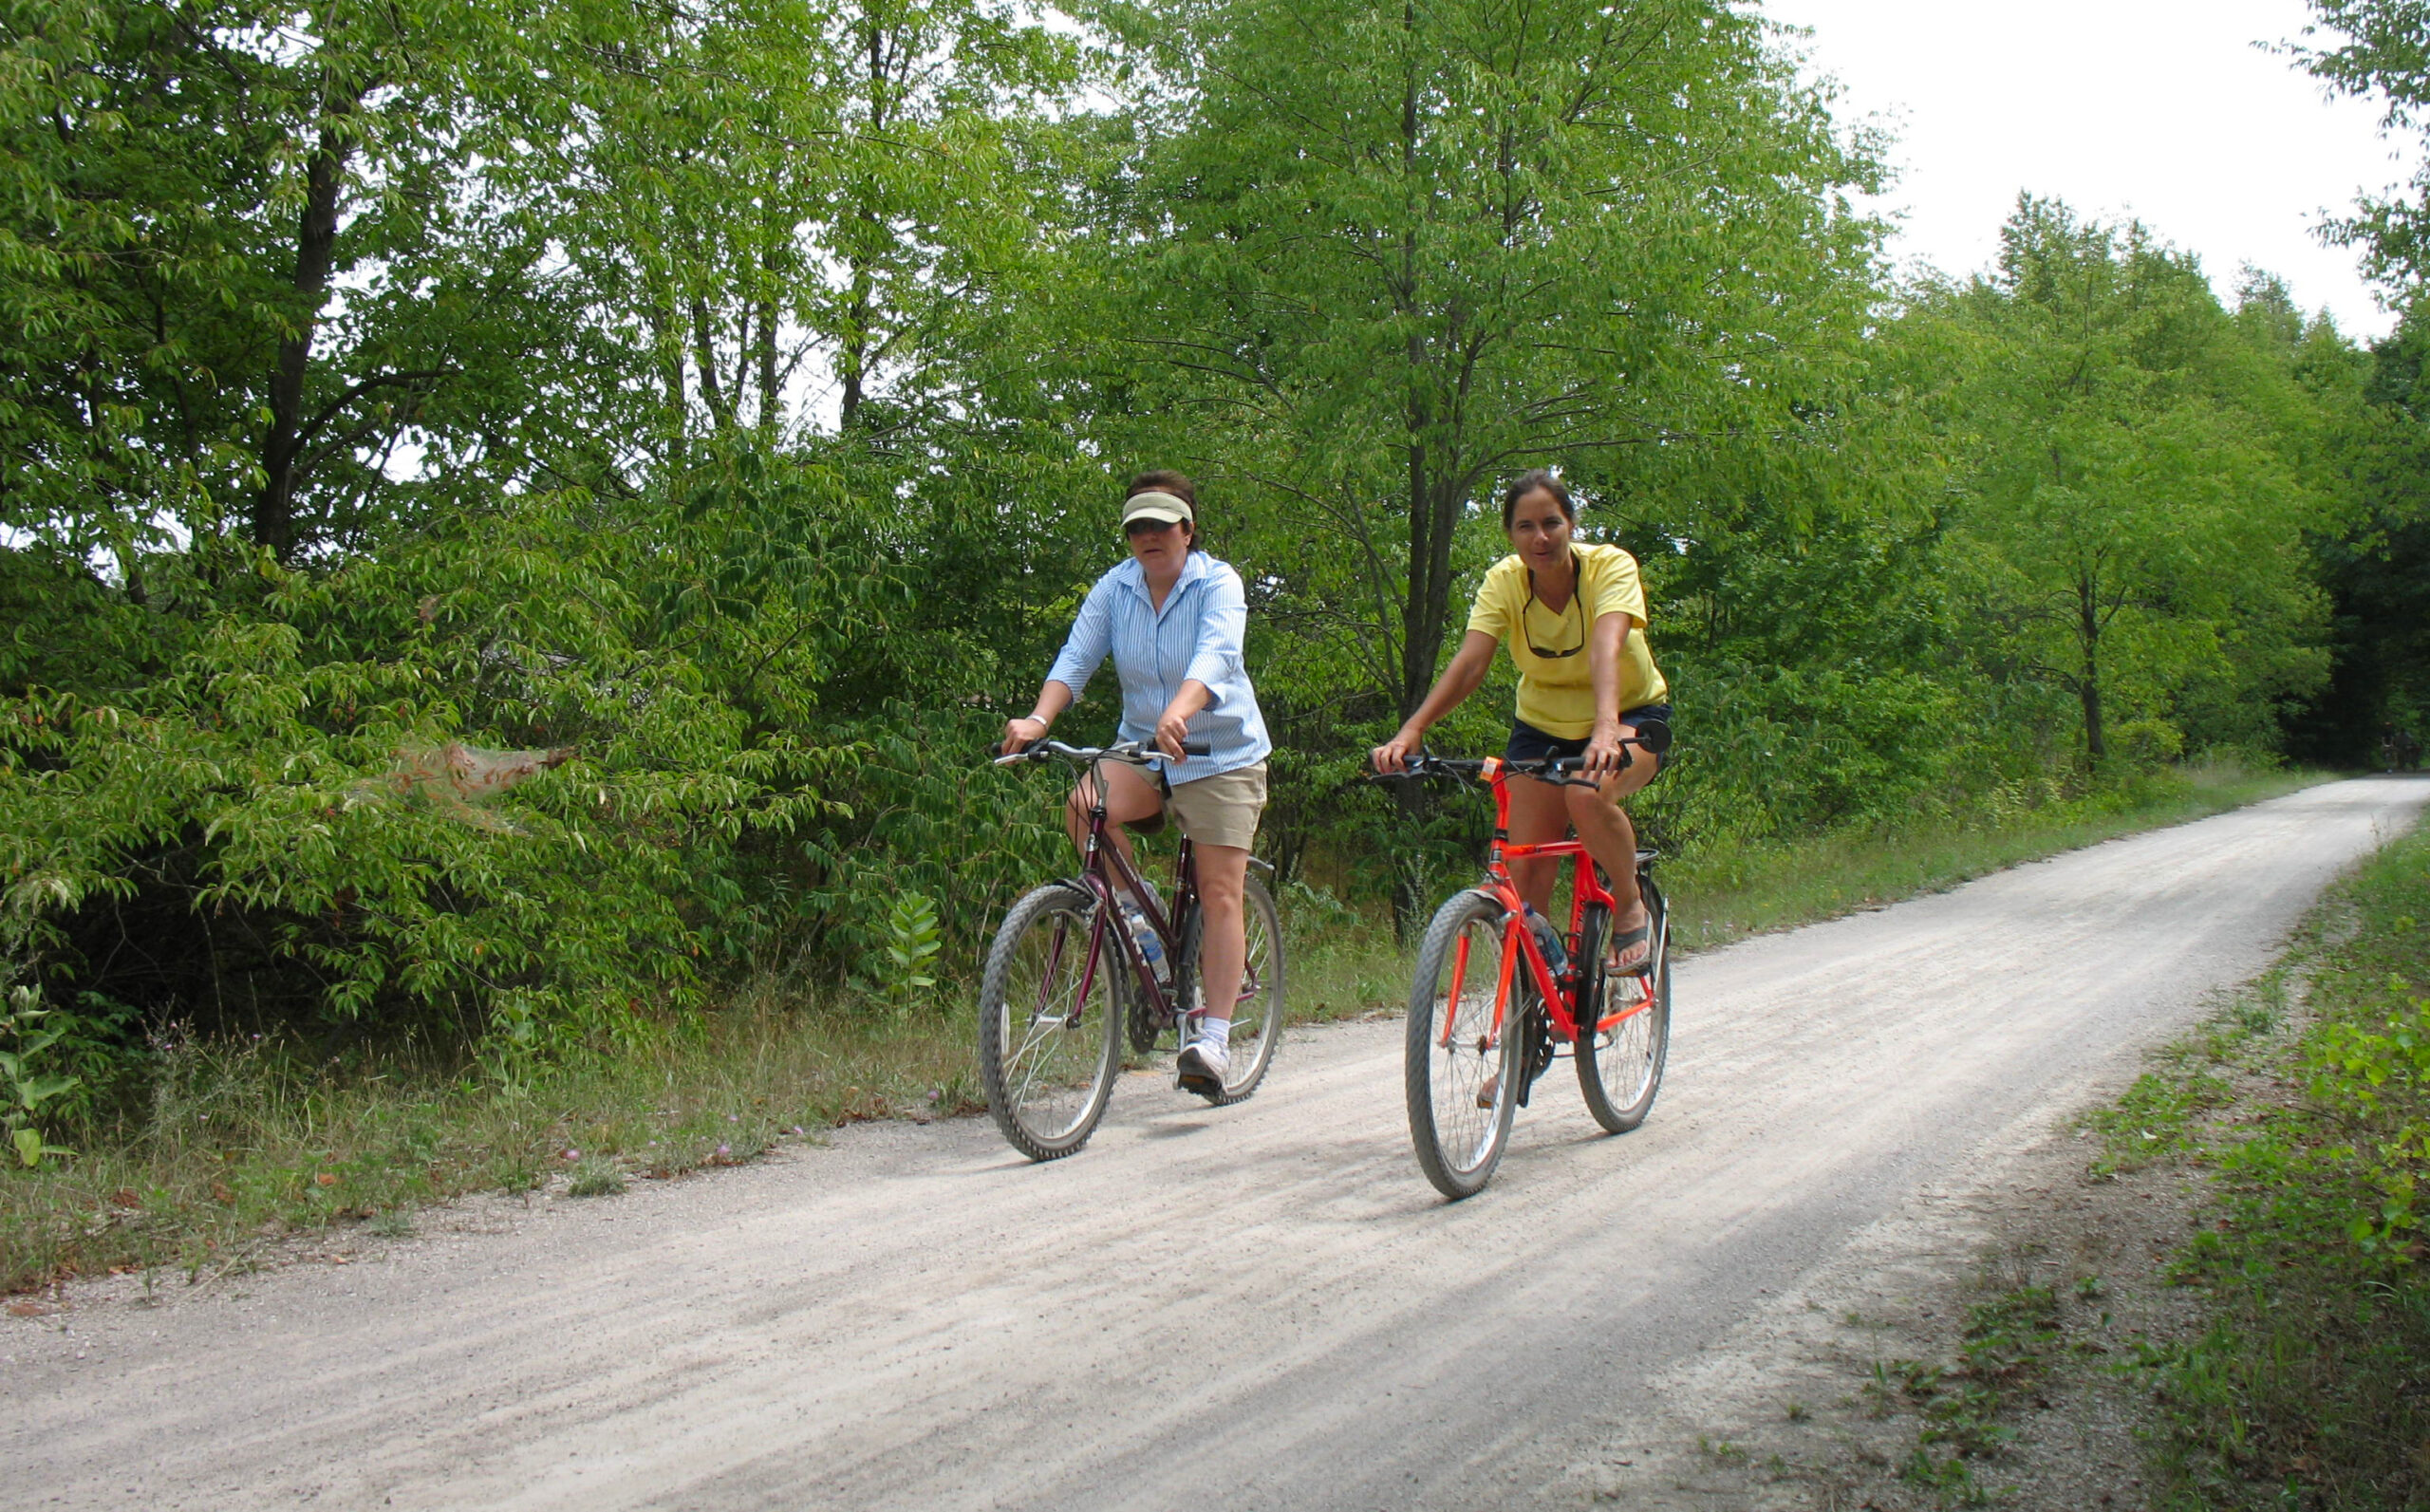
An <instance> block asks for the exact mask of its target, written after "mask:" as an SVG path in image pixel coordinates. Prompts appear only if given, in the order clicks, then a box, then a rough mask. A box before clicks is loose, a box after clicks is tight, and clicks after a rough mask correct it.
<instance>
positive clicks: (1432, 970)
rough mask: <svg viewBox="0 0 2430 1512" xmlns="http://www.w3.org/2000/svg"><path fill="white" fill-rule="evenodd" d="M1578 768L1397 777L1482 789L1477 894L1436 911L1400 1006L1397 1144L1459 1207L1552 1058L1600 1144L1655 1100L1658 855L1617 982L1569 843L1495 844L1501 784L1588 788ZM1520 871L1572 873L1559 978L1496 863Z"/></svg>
mask: <svg viewBox="0 0 2430 1512" xmlns="http://www.w3.org/2000/svg"><path fill="white" fill-rule="evenodd" d="M1670 743H1671V740H1670V730H1669V729H1668V728H1667V727H1665V726H1662V725H1658V724H1648V725H1646V726H1645V727H1643V728H1642V729H1641V730H1640V731H1639V732H1638V734H1637V735H1636V736H1635V737H1631V738H1630V739H1628V740H1626V741H1624V742H1623V744H1624V745H1636V746H1637V747H1639V748H1641V749H1643V750H1644V751H1646V752H1648V753H1650V754H1652V755H1654V756H1659V755H1661V754H1662V752H1663V751H1664V750H1665V749H1666V748H1668V746H1669V745H1670ZM1626 754H1627V753H1626V752H1625V751H1623V752H1622V756H1624V757H1625V756H1626ZM1582 765H1583V763H1582V762H1581V761H1580V760H1579V758H1577V757H1560V758H1555V759H1549V760H1543V761H1505V760H1503V759H1501V758H1500V757H1489V758H1487V759H1486V760H1482V761H1457V760H1446V759H1444V758H1441V757H1438V756H1418V757H1414V758H1412V759H1411V761H1410V763H1409V769H1408V775H1411V776H1449V777H1456V778H1459V779H1461V780H1463V781H1467V782H1482V783H1484V784H1486V785H1488V786H1490V787H1491V788H1492V789H1493V798H1494V828H1493V849H1492V850H1491V852H1490V854H1489V856H1488V858H1487V860H1486V876H1485V880H1484V881H1483V882H1480V883H1479V884H1477V885H1476V886H1475V887H1467V888H1464V889H1462V890H1461V891H1459V892H1456V893H1454V894H1452V895H1451V897H1450V898H1449V900H1448V901H1446V902H1445V903H1444V905H1443V906H1442V907H1440V908H1438V909H1436V910H1435V913H1434V921H1433V923H1432V924H1430V925H1428V927H1427V931H1426V942H1425V943H1424V944H1422V945H1420V946H1419V947H1418V952H1417V972H1416V980H1415V982H1414V983H1413V984H1412V985H1411V989H1410V997H1409V1025H1408V1030H1409V1039H1408V1047H1407V1051H1406V1059H1405V1072H1406V1074H1407V1078H1408V1091H1409V1129H1410V1138H1411V1141H1412V1142H1413V1143H1414V1144H1415V1145H1416V1147H1417V1163H1418V1165H1419V1167H1422V1168H1423V1169H1424V1170H1425V1172H1426V1179H1427V1180H1428V1181H1430V1182H1432V1183H1433V1184H1434V1185H1435V1188H1436V1189H1437V1190H1438V1191H1440V1192H1442V1193H1443V1195H1444V1196H1446V1197H1450V1198H1461V1197H1467V1196H1472V1195H1473V1194H1475V1193H1476V1192H1477V1191H1479V1190H1481V1189H1482V1188H1483V1187H1484V1186H1485V1184H1486V1182H1487V1181H1489V1180H1491V1179H1492V1176H1493V1170H1494V1167H1496V1166H1498V1165H1500V1164H1501V1162H1502V1152H1503V1148H1504V1147H1505V1145H1507V1144H1508V1143H1509V1139H1510V1126H1511V1123H1512V1121H1513V1120H1514V1119H1515V1118H1516V1117H1517V1115H1518V1111H1519V1108H1520V1105H1522V1104H1523V1103H1525V1102H1526V1101H1527V1097H1528V1093H1529V1092H1530V1091H1531V1090H1532V1089H1533V1087H1534V1085H1535V1082H1536V1079H1537V1078H1538V1077H1540V1076H1542V1074H1543V1073H1544V1072H1545V1071H1546V1070H1547V1069H1548V1068H1549V1067H1550V1066H1551V1065H1552V1063H1553V1061H1554V1060H1555V1059H1556V1058H1558V1057H1559V1055H1561V1049H1559V1048H1557V1047H1562V1046H1565V1047H1567V1053H1568V1054H1569V1055H1570V1056H1571V1057H1572V1058H1574V1059H1575V1060H1576V1061H1577V1063H1578V1086H1579V1091H1580V1092H1584V1093H1585V1095H1586V1109H1587V1111H1589V1112H1590V1113H1592V1114H1594V1115H1595V1121H1596V1122H1597V1123H1598V1124H1600V1125H1601V1126H1602V1127H1603V1128H1604V1129H1606V1130H1608V1131H1609V1132H1611V1133H1615V1134H1624V1133H1627V1132H1628V1131H1629V1130H1630V1129H1635V1128H1636V1126H1637V1125H1639V1124H1641V1123H1643V1122H1645V1115H1646V1114H1647V1113H1648V1112H1649V1111H1652V1110H1653V1107H1654V1092H1655V1090H1656V1089H1658V1088H1659V1087H1660V1086H1661V1084H1662V1064H1663V1060H1664V1058H1665V1057H1666V1056H1667V1055H1668V1054H1669V1052H1670V1045H1671V924H1670V914H1669V910H1668V908H1667V907H1666V906H1665V905H1664V903H1663V899H1662V890H1661V889H1660V888H1659V887H1655V886H1654V859H1655V857H1656V856H1657V855H1658V854H1659V852H1657V851H1654V850H1647V849H1641V850H1639V851H1638V852H1637V853H1636V882H1637V887H1639V888H1640V889H1641V890H1642V891H1643V893H1644V895H1645V905H1646V908H1647V910H1648V911H1649V912H1650V913H1651V915H1652V918H1651V919H1650V920H1649V927H1648V929H1647V932H1646V938H1647V941H1648V942H1649V944H1650V948H1649V949H1648V950H1647V952H1646V955H1645V959H1644V960H1643V961H1641V962H1639V963H1637V964H1636V965H1633V966H1630V967H1627V968H1624V969H1617V970H1616V969H1613V968H1612V967H1610V966H1609V965H1608V964H1607V963H1606V962H1605V961H1604V960H1603V949H1604V942H1605V940H1606V939H1607V938H1608V935H1609V931H1610V927H1611V921H1612V909H1613V905H1614V904H1615V903H1616V901H1617V900H1615V899H1614V898H1613V896H1612V893H1611V890H1610V889H1609V887H1606V886H1605V879H1604V876H1603V873H1602V869H1601V868H1599V867H1597V866H1596V865H1595V864H1594V862H1593V860H1592V859H1591V858H1590V857H1589V856H1588V855H1587V853H1586V847H1585V846H1584V845H1583V844H1582V843H1580V842H1579V841H1576V840H1560V841H1554V842H1551V843H1548V844H1544V845H1532V846H1522V845H1512V844H1510V842H1509V839H1508V835H1509V832H1510V791H1509V780H1510V778H1511V777H1513V776H1529V777H1534V778H1537V779H1538V780H1540V781H1544V782H1551V783H1556V784H1559V785H1562V786H1571V787H1592V786H1594V785H1595V784H1593V783H1592V782H1589V781H1587V780H1585V779H1583V778H1581V777H1579V776H1576V775H1573V774H1575V773H1576V772H1577V771H1578V770H1579V767H1580V766H1582ZM1526 856H1542V857H1548V858H1555V859H1559V858H1569V859H1572V860H1574V862H1575V864H1576V869H1575V873H1574V878H1573V881H1572V885H1571V889H1570V891H1571V898H1570V910H1569V929H1568V932H1567V934H1566V936H1565V937H1564V939H1563V940H1562V945H1563V947H1564V950H1565V953H1566V957H1567V959H1566V961H1565V962H1564V963H1563V964H1562V965H1561V969H1559V970H1555V969H1554V966H1553V963H1552V962H1551V961H1549V960H1547V959H1546V957H1545V953H1544V950H1543V947H1542V945H1541V944H1539V943H1538V942H1537V939H1536V931H1535V928H1534V927H1533V926H1532V925H1531V924H1530V921H1529V916H1528V913H1527V910H1526V909H1525V908H1524V907H1523V900H1522V899H1521V897H1520V895H1519V889H1518V887H1517V886H1516V884H1514V883H1513V882H1512V881H1511V877H1510V869H1509V867H1508V865H1507V863H1508V862H1510V861H1513V860H1517V859H1519V858H1522V857H1526Z"/></svg>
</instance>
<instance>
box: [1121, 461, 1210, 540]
mask: <svg viewBox="0 0 2430 1512" xmlns="http://www.w3.org/2000/svg"><path fill="white" fill-rule="evenodd" d="M1142 494H1170V495H1172V496H1173V497H1175V498H1177V499H1179V500H1181V501H1182V502H1183V503H1185V504H1187V505H1188V506H1189V549H1190V550H1191V551H1205V550H1206V521H1204V520H1202V519H1200V518H1199V514H1198V485H1197V484H1195V483H1192V482H1191V481H1190V480H1189V479H1188V478H1187V477H1185V476H1182V475H1181V474H1179V473H1176V472H1174V471H1173V470H1172V469H1171V468H1168V467H1160V468H1157V469H1155V470H1154V471H1152V472H1147V473H1142V474H1140V475H1139V476H1137V477H1134V478H1132V479H1131V486H1130V487H1129V488H1127V489H1124V490H1123V491H1122V498H1123V502H1124V503H1126V504H1127V503H1129V502H1130V501H1131V499H1134V498H1136V497H1138V496H1139V495H1142Z"/></svg>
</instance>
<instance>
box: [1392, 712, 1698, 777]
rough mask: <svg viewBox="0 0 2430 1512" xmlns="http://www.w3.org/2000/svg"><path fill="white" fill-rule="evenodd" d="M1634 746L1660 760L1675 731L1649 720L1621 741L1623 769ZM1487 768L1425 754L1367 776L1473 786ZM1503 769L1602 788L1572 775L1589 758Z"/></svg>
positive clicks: (1552, 759) (1478, 761) (1511, 763)
mask: <svg viewBox="0 0 2430 1512" xmlns="http://www.w3.org/2000/svg"><path fill="white" fill-rule="evenodd" d="M1630 746H1636V748H1637V749H1638V750H1640V751H1643V752H1646V753H1647V754H1648V755H1651V756H1660V755H1661V754H1662V753H1664V752H1665V751H1668V750H1670V749H1671V727H1670V726H1669V725H1668V724H1665V723H1663V722H1662V721H1660V720H1658V719H1648V720H1646V721H1645V723H1644V724H1642V725H1640V726H1639V727H1638V729H1637V733H1636V734H1635V735H1624V736H1622V737H1620V765H1621V766H1622V767H1626V766H1628V765H1629V752H1628V748H1629V747H1630ZM1485 766H1486V763H1485V761H1484V760H1482V759H1470V758H1465V757H1456V756H1429V755H1427V754H1426V753H1424V752H1420V753H1418V754H1417V755H1416V756H1411V757H1410V758H1409V761H1408V763H1407V765H1406V766H1405V767H1404V768H1403V770H1401V771H1399V772H1375V773H1370V774H1368V775H1367V776H1366V778H1365V780H1366V781H1369V782H1406V781H1410V780H1412V779H1414V778H1418V777H1455V778H1457V779H1459V780H1460V781H1463V782H1472V781H1474V780H1475V779H1476V777H1477V775H1478V774H1479V773H1481V772H1483V771H1484V770H1485ZM1500 768H1501V770H1502V771H1504V772H1506V773H1509V774H1511V775H1514V776H1522V777H1534V778H1536V779H1537V780H1538V781H1540V782H1548V783H1551V784H1552V785H1554V786H1555V787H1564V788H1592V787H1597V786H1598V784H1597V783H1595V782H1592V781H1584V780H1580V779H1579V778H1578V777H1576V776H1573V775H1571V774H1572V773H1577V772H1583V771H1584V770H1586V758H1585V757H1584V756H1544V757H1542V758H1540V759H1538V760H1534V761H1510V760H1504V761H1502V762H1501V763H1500Z"/></svg>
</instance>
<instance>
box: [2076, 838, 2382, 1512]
mask: <svg viewBox="0 0 2430 1512" xmlns="http://www.w3.org/2000/svg"><path fill="white" fill-rule="evenodd" d="M2287 974H2291V975H2292V976H2293V978H2294V979H2295V980H2301V981H2303V982H2304V983H2305V985H2306V988H2307V990H2306V992H2305V994H2304V1007H2303V1013H2302V1016H2301V1024H2300V1032H2299V1033H2296V1034H2293V1035H2271V1034H2268V1033H2266V1032H2263V1031H2260V1030H2257V1029H2255V1028H2254V1027H2253V1024H2254V1023H2255V1022H2258V1021H2259V1020H2260V1019H2261V1017H2263V1016H2262V1014H2261V1013H2260V1012H2259V1011H2257V1012H2256V1014H2255V1017H2254V1019H2253V1020H2252V1021H2248V1022H2245V1023H2237V1022H2223V1023H2220V1024H2216V1025H2215V1035H2214V1036H2213V1043H2212V1044H2210V1045H2208V1046H2196V1047H2194V1048H2193V1050H2192V1052H2191V1053H2190V1054H2189V1055H2187V1056H2186V1057H2185V1058H2184V1060H2183V1061H2182V1062H2181V1063H2180V1064H2178V1065H2177V1066H2175V1067H2164V1068H2161V1069H2160V1070H2159V1071H2158V1072H2157V1073H2156V1076H2157V1077H2158V1078H2159V1079H2160V1080H2162V1081H2169V1082H2173V1083H2174V1084H2175V1085H2174V1090H2159V1091H2153V1092H2146V1091H2145V1089H2144V1085H2143V1083H2138V1087H2137V1092H2136V1093H2130V1094H2129V1098H2128V1102H2127V1104H2123V1105H2122V1106H2121V1108H2120V1109H2119V1110H2117V1111H2113V1112H2111V1113H2109V1114H2104V1115H2103V1121H2101V1122H2100V1123H2099V1124H2098V1125H2097V1126H2096V1127H2098V1128H2100V1129H2101V1131H2102V1132H2103V1136H2104V1140H2105V1144H2106V1147H2107V1148H2106V1150H2105V1152H2104V1157H2103V1158H2105V1159H2111V1158H2114V1159H2119V1160H2125V1159H2133V1158H2149V1155H2148V1153H2147V1152H2149V1151H2153V1150H2158V1149H2162V1148H2182V1149H2187V1150H2190V1151H2191V1153H2192V1155H2193V1158H2194V1159H2196V1160H2197V1161H2199V1162H2201V1163H2203V1164H2204V1165H2206V1166H2208V1167H2210V1168H2211V1169H2212V1171H2213V1173H2214V1177H2215V1180H2214V1184H2213V1191H2212V1194H2211V1200H2210V1204H2209V1210H2208V1211H2207V1212H2206V1214H2205V1222H2204V1223H2203V1224H2202V1226H2201V1229H2200V1231H2199V1232H2198V1234H2197V1236H2196V1239H2195V1240H2194V1241H2192V1242H2191V1243H2190V1244H2189V1245H2188V1246H2187V1247H2186V1248H2185V1250H2184V1251H2183V1252H2182V1253H2181V1254H2180V1255H2179V1256H2178V1258H2177V1261H2176V1267H2177V1275H2178V1279H2180V1280H2181V1281H2183V1282H2184V1283H2185V1284H2188V1285H2195V1286H2200V1287H2203V1288H2206V1289H2207V1291H2208V1294H2209V1307H2208V1312H2209V1315H2210V1317H2209V1322H2208V1325H2207V1326H2206V1327H2205V1328H2204V1329H2203V1330H2202V1332H2200V1333H2199V1334H2198V1335H2196V1336H2195V1337H2193V1338H2192V1339H2191V1340H2189V1341H2187V1342H2185V1343H2183V1344H2181V1345H2179V1346H2178V1347H2176V1348H2174V1349H2172V1350H2168V1351H2164V1352H2161V1353H2159V1354H2157V1355H2155V1356H2154V1357H2153V1358H2152V1359H2150V1360H2148V1361H2146V1362H2144V1363H2145V1365H2146V1366H2147V1367H2148V1368H2149V1369H2150V1370H2151V1371H2152V1372H2153V1384H2154V1385H2155V1387H2156V1389H2157V1391H2158V1395H2159V1402H2160V1404H2161V1405H2160V1409H2159V1411H2160V1418H2161V1421H2160V1423H2159V1428H2158V1430H2157V1431H2156V1432H2155V1434H2154V1435H2153V1469H2154V1471H2155V1475H2154V1480H2155V1493H2154V1498H2153V1503H2152V1504H2153V1505H2154V1506H2155V1507H2156V1508H2160V1509H2163V1512H2174V1509H2179V1508H2182V1509H2188V1512H2191V1509H2194V1508H2206V1509H2208V1508H2221V1509H2226V1508H2255V1509H2257V1508H2262V1507H2271V1508H2297V1507H2299V1508H2305V1509H2318V1512H2381V1509H2388V1512H2393V1509H2398V1508H2420V1507H2424V1506H2430V1363H2425V1362H2430V1275H2425V1272H2424V1266H2423V1264H2422V1261H2423V1260H2425V1258H2430V1247H2425V1244H2424V1239H2425V1235H2424V1233H2423V1222H2424V1214H2423V1212H2422V1211H2421V1206H2420V1205H2419V1204H2421V1202H2422V1193H2421V1184H2422V1181H2423V1178H2424V1177H2425V1175H2430V831H2416V832H2415V833H2414V834H2412V835H2411V836H2409V837H2407V838H2405V839H2402V840H2400V841H2398V842H2397V843H2395V844H2393V845H2391V846H2389V847H2388V848H2387V849H2384V850H2383V851H2382V852H2381V853H2380V854H2379V855H2378V856H2376V857H2374V858H2373V859H2372V860H2370V861H2369V862H2367V863H2365V865H2364V866H2363V867H2362V868H2360V869H2359V870H2358V871H2357V873H2356V874H2355V875H2354V876H2353V877H2352V878H2351V879H2350V880H2349V881H2348V882H2347V883H2346V884H2345V885H2344V886H2343V887H2340V888H2339V889H2338V891H2337V892H2336V893H2335V894H2334V895H2333V896H2332V898H2331V900H2330V901H2329V902H2328V904H2327V905H2325V907H2324V908H2323V910H2322V911H2321V912H2320V913H2319V914H2317V915H2316V916H2315V922H2314V924H2313V925H2312V926H2311V927H2309V928H2308V930H2307V932H2306V933H2305V935H2304V936H2303V937H2302V938H2301V939H2300V940H2299V942H2298V943H2297V946H2296V948H2295V949H2294V950H2293V951H2292V952H2291V953H2290V957H2289V961H2288V964H2287V966H2286V967H2285V968H2284V969H2283V972H2282V974H2281V980H2282V982H2283V980H2286V976H2287ZM2259 1007H2260V1008H2263V1009H2266V1008H2267V1004H2266V1003H2265V1004H2261V1005H2259ZM2225 1066H2240V1067H2241V1068H2242V1069H2243V1070H2244V1071H2245V1073H2246V1074H2245V1075H2244V1076H2243V1077H2242V1078H2241V1080H2242V1084H2243V1090H2244V1091H2245V1093H2246V1095H2245V1096H2244V1097H2243V1099H2242V1100H2241V1101H2238V1102H2236V1103H2234V1105H2233V1106H2229V1105H2227V1104H2225V1103H2223V1102H2221V1101H2220V1100H2219V1099H2217V1098H2216V1097H2215V1095H2214V1094H2213V1093H2212V1092H2210V1091H2209V1090H2207V1089H2206V1088H2202V1087H2197V1086H2196V1083H2199V1082H2202V1081H2205V1080H2209V1081H2216V1080H2219V1079H2220V1078H2219V1075H2218V1071H2219V1068H2221V1067H2225ZM2153 1079H2154V1078H2150V1077H2147V1078H2146V1081H2150V1080H2153ZM2138 1093H2141V1094H2142V1095H2140V1097H2139V1096H2138ZM2130 1109H2131V1111H2130Z"/></svg>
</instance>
